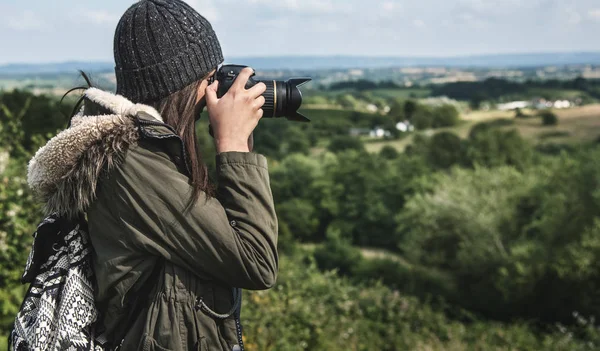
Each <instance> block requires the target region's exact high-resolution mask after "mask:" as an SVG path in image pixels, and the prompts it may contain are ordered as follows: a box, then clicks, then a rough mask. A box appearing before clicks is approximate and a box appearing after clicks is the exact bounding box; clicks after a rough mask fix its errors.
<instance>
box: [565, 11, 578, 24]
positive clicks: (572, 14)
mask: <svg viewBox="0 0 600 351" xmlns="http://www.w3.org/2000/svg"><path fill="white" fill-rule="evenodd" d="M565 14H566V17H565V19H566V20H567V23H569V24H573V25H577V24H579V23H581V15H580V14H579V12H577V11H575V10H574V9H572V8H569V9H567V10H566V11H565Z"/></svg>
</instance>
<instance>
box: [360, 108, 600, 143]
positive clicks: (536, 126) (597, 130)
mask: <svg viewBox="0 0 600 351" xmlns="http://www.w3.org/2000/svg"><path fill="white" fill-rule="evenodd" d="M523 112H524V113H525V114H527V115H528V116H530V117H528V118H515V112H514V111H475V112H470V113H467V114H464V115H462V116H461V119H462V120H463V121H464V123H462V124H460V125H458V126H455V127H451V128H440V129H435V130H431V131H423V132H420V133H425V134H426V135H433V134H435V133H439V132H443V131H446V132H452V133H454V134H456V135H458V136H460V137H461V138H466V137H467V136H468V135H469V131H470V130H471V128H472V127H473V126H474V125H475V124H477V123H481V122H497V123H498V125H497V126H498V127H499V128H505V129H512V128H515V129H517V130H518V131H519V133H520V134H521V135H522V136H523V137H524V138H526V139H529V140H530V141H532V142H533V143H534V144H540V143H548V142H556V143H566V144H577V143H582V142H589V141H593V140H596V139H597V138H598V137H599V136H600V104H594V105H587V106H583V107H577V108H572V109H566V110H554V111H553V112H554V113H556V115H557V116H558V125H556V126H543V125H542V121H541V118H539V117H537V116H536V114H537V112H536V111H532V110H524V111H523ZM503 124H504V126H503ZM412 140H413V136H412V135H411V136H408V137H406V138H404V139H401V140H394V141H380V142H370V143H367V144H365V147H366V148H367V150H368V151H369V152H373V153H377V152H379V151H380V150H381V149H382V148H383V147H384V146H391V147H393V148H395V149H396V150H398V151H400V152H403V151H404V150H405V149H406V147H407V146H408V145H410V144H411V143H412Z"/></svg>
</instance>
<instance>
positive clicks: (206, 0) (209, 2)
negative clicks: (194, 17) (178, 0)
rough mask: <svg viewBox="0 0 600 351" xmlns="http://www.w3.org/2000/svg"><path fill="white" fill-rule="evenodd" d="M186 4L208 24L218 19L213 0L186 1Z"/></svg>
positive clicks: (217, 11)
mask: <svg viewBox="0 0 600 351" xmlns="http://www.w3.org/2000/svg"><path fill="white" fill-rule="evenodd" d="M187 3H188V4H189V5H190V6H191V7H193V8H194V9H195V10H196V11H198V13H200V14H201V15H202V16H204V17H206V19H207V20H209V21H210V22H217V21H218V20H219V18H220V16H219V10H217V6H215V3H214V2H213V0H188V1H187Z"/></svg>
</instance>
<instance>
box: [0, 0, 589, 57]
mask: <svg viewBox="0 0 600 351" xmlns="http://www.w3.org/2000/svg"><path fill="white" fill-rule="evenodd" d="M134 2H135V1H132V0H97V1H77V0H52V1H48V0H0V64H6V63H47V62H62V61H108V62H111V61H112V60H113V56H112V43H113V35H114V30H115V27H116V24H117V22H118V21H119V18H120V16H121V15H122V14H123V13H124V11H125V10H126V9H127V8H128V7H129V6H130V5H131V4H133V3H134ZM188 3H189V4H190V5H192V6H193V7H194V8H195V9H196V10H198V11H199V12H200V13H201V14H202V15H203V16H205V17H206V18H207V19H209V21H210V22H211V23H212V25H213V27H214V28H215V31H216V33H217V36H218V37H219V40H220V41H221V46H222V47H223V52H224V54H225V57H226V59H227V58H228V57H240V56H289V55H302V56H308V55H355V56H412V57H414V56H432V57H446V56H467V55H478V54H498V53H534V52H535V53H539V52H571V51H600V45H599V44H600V35H599V34H600V0H418V1H415V0H402V1H395V0H188Z"/></svg>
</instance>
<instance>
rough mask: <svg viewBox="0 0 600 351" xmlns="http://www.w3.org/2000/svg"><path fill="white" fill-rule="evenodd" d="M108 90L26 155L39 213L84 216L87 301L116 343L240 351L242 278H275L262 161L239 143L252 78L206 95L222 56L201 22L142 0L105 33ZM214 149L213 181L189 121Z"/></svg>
mask: <svg viewBox="0 0 600 351" xmlns="http://www.w3.org/2000/svg"><path fill="white" fill-rule="evenodd" d="M114 53H115V61H116V68H115V69H116V76H117V95H114V94H112V93H109V92H104V91H101V90H98V89H94V88H91V89H88V90H87V91H86V92H85V95H84V98H85V100H84V101H85V102H84V108H83V110H82V112H81V113H80V114H78V115H77V116H75V117H74V118H73V119H72V124H71V127H70V128H69V129H68V130H67V131H66V132H63V133H61V134H60V135H59V136H58V137H57V138H56V139H55V140H53V144H52V145H53V146H52V147H46V148H45V149H44V151H41V152H39V153H38V154H37V155H36V157H35V158H34V160H33V161H32V162H31V164H30V183H31V184H32V187H33V188H34V189H36V190H37V191H38V192H39V193H42V194H43V195H44V196H45V198H46V199H47V206H46V210H47V212H48V213H52V212H58V213H60V214H63V215H69V216H77V215H78V214H79V213H81V212H85V213H86V214H87V219H88V223H89V233H90V237H91V241H92V247H93V250H94V268H95V273H96V277H97V288H96V292H97V294H96V297H95V298H96V302H97V305H98V307H99V309H100V311H101V312H102V316H103V320H102V321H100V322H99V326H100V327H103V328H104V329H105V330H106V335H107V338H108V340H109V342H110V344H111V345H112V347H119V348H120V349H121V350H142V349H143V350H243V343H242V334H241V333H242V331H241V325H240V322H239V313H240V305H241V291H240V289H241V288H245V289H268V288H270V287H271V286H273V284H274V283H275V279H276V275H277V269H278V256H277V249H276V246H277V218H276V216H275V211H274V205H273V198H272V194H271V190H270V185H269V177H268V172H267V162H266V159H265V158H264V157H263V156H262V155H257V154H254V153H251V152H250V151H251V149H252V145H251V144H252V138H251V135H252V131H253V130H254V128H255V127H256V125H257V123H258V121H259V119H260V118H261V117H262V109H261V107H262V105H263V103H264V98H263V97H262V96H261V94H262V93H263V92H264V91H265V89H266V87H265V85H264V84H258V85H256V86H254V87H253V88H251V89H249V90H246V89H245V88H244V86H245V83H246V81H247V80H248V78H249V77H250V75H251V74H252V70H251V69H246V70H244V71H243V73H242V74H240V75H239V77H238V78H237V79H236V81H235V83H234V85H233V87H232V88H231V89H230V90H229V91H228V92H227V94H225V95H224V96H222V97H221V98H220V99H219V98H217V86H218V82H216V81H215V82H214V83H212V84H209V83H210V80H211V77H212V75H213V74H214V73H215V70H216V68H217V66H218V65H219V64H221V63H222V61H223V56H222V53H221V48H220V45H219V42H218V40H217V37H216V35H215V33H214V32H213V29H212V27H211V25H210V23H209V22H208V21H206V20H205V19H204V18H203V17H202V16H200V15H199V14H198V13H197V12H196V11H194V10H193V9H192V8H191V7H190V6H188V5H187V4H185V3H184V2H183V1H180V0H142V1H140V2H138V3H136V4H134V5H133V6H132V7H131V8H129V9H128V10H127V11H126V13H125V14H124V15H123V17H122V18H121V20H120V22H119V24H118V27H117V30H116V33H115V47H114ZM205 106H206V108H207V110H208V115H209V119H210V123H211V125H212V128H213V135H214V142H215V146H216V150H217V153H218V155H217V160H216V161H217V174H218V179H217V181H218V186H217V187H216V189H214V190H211V186H210V185H209V181H208V177H207V171H206V167H205V165H204V164H203V162H202V159H201V157H200V153H199V152H198V150H197V143H196V135H195V128H194V122H195V120H196V119H197V117H198V116H199V113H200V112H201V111H202V109H203V108H204V107H205Z"/></svg>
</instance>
